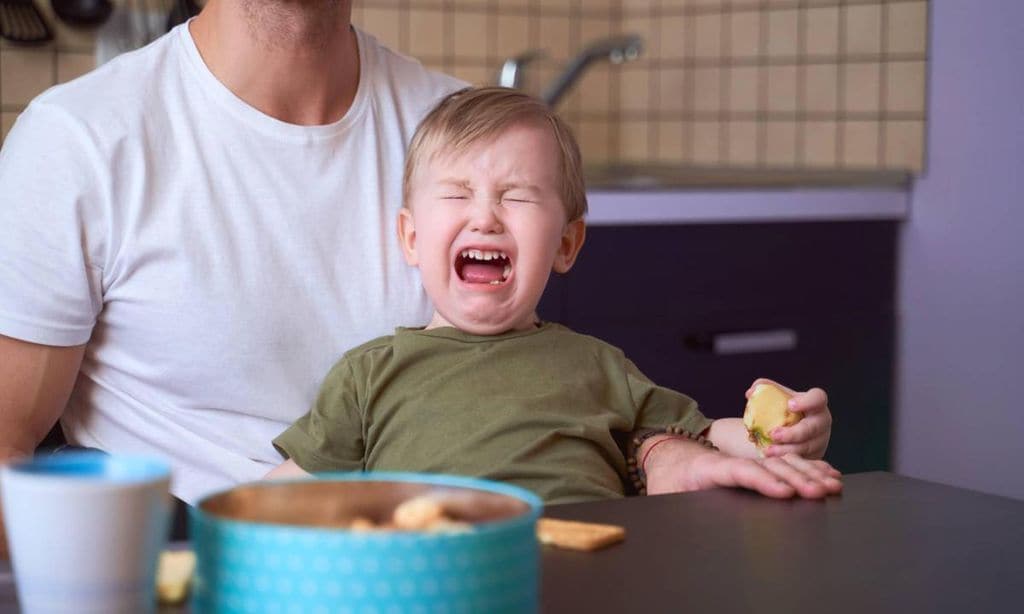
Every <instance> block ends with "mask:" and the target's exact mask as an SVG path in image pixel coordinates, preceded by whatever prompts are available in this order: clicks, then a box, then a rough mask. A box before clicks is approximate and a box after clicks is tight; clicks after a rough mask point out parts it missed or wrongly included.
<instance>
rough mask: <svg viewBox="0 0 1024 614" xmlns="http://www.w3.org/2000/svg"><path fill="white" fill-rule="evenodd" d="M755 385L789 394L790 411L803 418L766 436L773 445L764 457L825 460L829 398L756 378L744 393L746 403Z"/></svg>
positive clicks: (816, 391) (829, 431)
mask: <svg viewBox="0 0 1024 614" xmlns="http://www.w3.org/2000/svg"><path fill="white" fill-rule="evenodd" d="M758 384H774V385H776V386H778V387H779V388H782V389H783V390H785V391H786V392H788V393H790V394H792V395H793V398H792V399H790V400H789V411H794V412H799V413H802V414H803V415H804V417H803V419H802V420H800V422H797V423H796V424H794V425H793V426H780V427H778V428H776V429H775V430H773V431H772V432H771V433H769V436H770V437H771V438H772V441H773V442H774V443H773V444H772V445H771V446H769V447H767V448H765V450H764V455H765V456H766V457H769V458H771V457H779V456H785V455H786V454H796V455H799V456H802V457H804V458H810V459H821V458H824V456H825V449H826V448H828V440H829V437H830V436H831V434H832V412H830V411H829V409H828V395H826V394H825V391H824V390H822V389H821V388H811V389H810V390H808V391H806V392H796V391H793V390H790V389H789V388H786V387H785V386H782V385H781V384H778V383H776V382H773V381H772V380H769V379H764V378H759V379H758V380H757V381H755V382H754V383H753V384H751V385H750V388H749V389H748V390H747V398H748V399H749V398H750V395H751V393H753V391H754V387H755V386H757V385H758Z"/></svg>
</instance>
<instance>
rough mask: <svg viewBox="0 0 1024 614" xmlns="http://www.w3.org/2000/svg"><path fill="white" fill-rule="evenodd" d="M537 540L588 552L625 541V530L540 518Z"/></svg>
mask: <svg viewBox="0 0 1024 614" xmlns="http://www.w3.org/2000/svg"><path fill="white" fill-rule="evenodd" d="M537 539H538V540H540V543H542V544H545V545H550V546H555V547H557V548H567V549H569V550H583V551H587V552H589V551H591V550H598V549H600V548H604V547H606V546H611V545H612V544H616V543H618V542H620V541H622V540H624V539H626V529H624V528H622V527H620V526H618V525H614V524H597V523H593V522H580V521H578V520H556V519H554V518H541V519H540V520H538V521H537Z"/></svg>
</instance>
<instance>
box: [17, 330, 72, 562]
mask: <svg viewBox="0 0 1024 614" xmlns="http://www.w3.org/2000/svg"><path fill="white" fill-rule="evenodd" d="M84 352H85V346H84V345H76V346H72V347H53V346H49V345H38V344H35V343H28V342H26V341H18V340H17V339H11V338H10V337H4V336H3V335H0V463H3V462H4V461H8V460H12V459H15V458H18V457H21V456H28V455H30V454H32V453H33V452H34V451H35V449H36V446H37V445H39V442H40V441H42V440H43V438H44V437H46V434H47V433H48V432H49V431H50V429H51V428H53V425H54V424H56V423H57V419H58V418H60V414H61V412H63V411H64V405H65V404H66V403H67V402H68V397H69V396H71V389H72V388H73V387H74V385H75V379H76V378H77V377H78V368H79V367H80V366H81V364H82V355H83V354H84ZM3 521H4V519H3V514H2V513H0V559H6V558H7V541H6V539H5V536H4V522H3Z"/></svg>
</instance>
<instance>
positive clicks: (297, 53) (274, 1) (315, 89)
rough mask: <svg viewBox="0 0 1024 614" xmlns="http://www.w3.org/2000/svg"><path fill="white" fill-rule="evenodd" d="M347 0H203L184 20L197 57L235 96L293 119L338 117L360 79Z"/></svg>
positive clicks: (283, 118)
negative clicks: (197, 10) (190, 18)
mask: <svg viewBox="0 0 1024 614" xmlns="http://www.w3.org/2000/svg"><path fill="white" fill-rule="evenodd" d="M350 19H351V1H350V0H305V1H303V2H294V1H286V0H209V2H207V3H206V6H205V7H204V8H203V11H202V12H201V13H200V14H199V16H198V17H196V18H195V19H194V20H193V21H192V22H191V23H190V24H189V31H190V33H191V34H192V38H193V39H194V40H195V43H196V47H197V48H198V49H199V53H200V55H202V57H203V61H204V62H205V63H206V65H207V67H209V69H210V71H211V72H212V73H213V74H214V76H216V77H217V79H219V80H220V82H221V83H223V84H224V85H225V86H227V88H228V89H230V90H231V91H232V92H234V94H235V95H236V96H238V97H239V98H241V99H242V100H244V101H246V102H247V103H249V104H250V105H252V106H253V107H255V108H257V109H259V110H260V111H262V112H264V113H266V114H267V115H270V116H271V117H274V118H277V119H279V120H281V121H285V122H288V123H292V124H301V125H319V124H328V123H331V122H334V121H337V120H339V119H341V117H342V116H344V115H345V112H346V111H348V108H349V107H350V106H351V105H352V100H353V99H354V98H355V93H356V89H357V88H358V86H359V46H358V44H357V42H356V37H355V33H354V32H353V31H352V29H351V25H350Z"/></svg>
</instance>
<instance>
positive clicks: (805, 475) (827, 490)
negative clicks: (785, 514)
mask: <svg viewBox="0 0 1024 614" xmlns="http://www.w3.org/2000/svg"><path fill="white" fill-rule="evenodd" d="M672 443H675V442H672ZM692 445H693V444H692V442H680V443H679V444H677V445H672V446H669V445H665V446H662V447H659V448H658V450H656V452H658V455H657V457H655V458H654V459H653V460H652V462H651V463H650V464H649V466H648V467H647V494H649V495H658V494H665V493H672V492H692V491H697V490H709V489H711V488H721V487H738V488H747V489H750V490H753V491H756V492H759V493H761V494H763V495H765V496H768V497H773V498H776V499H787V498H789V497H793V496H797V497H803V498H806V499H820V498H823V497H826V496H828V495H834V494H838V493H839V492H841V491H842V489H843V484H842V482H841V481H840V477H841V475H840V473H839V471H837V470H836V469H835V468H833V467H832V466H831V465H829V464H828V463H826V462H825V461H821V460H807V459H804V458H800V457H799V456H797V455H796V454H787V455H785V456H781V457H773V458H761V459H752V458H740V457H737V456H729V455H728V454H725V453H723V452H714V451H711V450H696V451H695V450H694V449H693V447H692Z"/></svg>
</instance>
